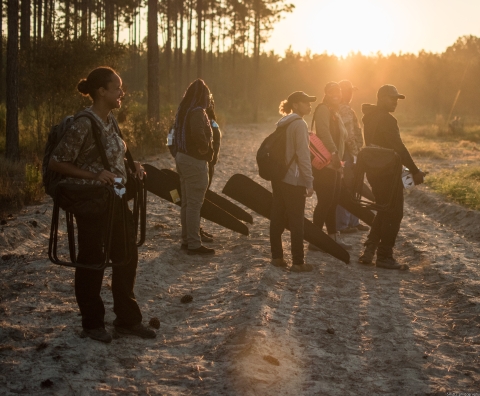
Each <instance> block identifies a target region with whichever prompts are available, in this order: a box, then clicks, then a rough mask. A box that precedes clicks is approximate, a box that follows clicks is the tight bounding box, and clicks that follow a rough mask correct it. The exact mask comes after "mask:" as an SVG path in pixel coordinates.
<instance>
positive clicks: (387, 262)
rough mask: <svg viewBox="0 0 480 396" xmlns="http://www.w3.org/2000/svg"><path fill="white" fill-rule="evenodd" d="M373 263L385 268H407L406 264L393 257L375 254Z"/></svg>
mask: <svg viewBox="0 0 480 396" xmlns="http://www.w3.org/2000/svg"><path fill="white" fill-rule="evenodd" d="M375 265H376V266H377V267H379V268H385V269H397V270H408V265H407V264H400V263H399V262H398V261H397V260H395V259H394V258H393V257H391V256H390V257H382V256H380V257H379V256H377V262H376V263H375Z"/></svg>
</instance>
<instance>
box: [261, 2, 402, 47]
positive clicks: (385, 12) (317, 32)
mask: <svg viewBox="0 0 480 396" xmlns="http://www.w3.org/2000/svg"><path fill="white" fill-rule="evenodd" d="M391 8H392V7H391V5H390V3H389V2H388V1H384V0H366V1H359V0H321V1H319V0H302V1H297V2H296V9H295V11H294V13H293V14H291V15H289V16H288V17H287V18H297V17H298V16H300V15H301V16H302V19H299V20H298V23H299V26H302V29H299V30H298V31H297V32H296V33H295V34H289V31H288V30H287V31H285V30H283V32H279V31H276V32H274V34H273V35H272V44H271V45H270V47H271V48H275V47H277V48H278V46H277V45H276V44H275V41H277V42H278V41H279V40H278V37H279V36H282V41H283V42H284V43H285V44H288V45H290V44H291V45H292V47H293V48H294V49H295V51H300V52H303V51H304V50H306V49H310V50H311V51H312V52H313V53H324V52H327V53H331V54H335V55H340V56H345V55H347V54H348V53H350V52H358V51H360V52H362V53H364V54H370V53H377V52H378V51H382V52H383V53H390V52H393V51H394V50H395V49H396V48H397V47H398V41H399V38H401V37H402V34H404V33H403V32H402V30H404V29H405V26H403V27H402V26H400V21H401V20H402V19H404V18H403V17H404V15H399V14H400V13H399V12H398V9H397V10H395V12H392V11H393V10H392V9H391ZM307 10H308V12H306V11H307ZM301 11H303V12H301ZM290 22H291V21H290ZM279 28H280V26H279ZM299 43H301V45H300V44H299Z"/></svg>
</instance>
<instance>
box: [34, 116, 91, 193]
mask: <svg viewBox="0 0 480 396" xmlns="http://www.w3.org/2000/svg"><path fill="white" fill-rule="evenodd" d="M85 115H86V112H85V111H81V112H80V113H78V114H76V115H74V116H73V115H69V116H67V117H65V118H64V119H63V120H62V121H60V123H58V124H57V125H54V126H52V128H51V129H50V132H49V133H48V139H47V143H46V145H45V154H44V156H43V162H42V179H43V186H44V187H45V192H46V193H47V194H48V195H50V196H51V197H52V198H53V197H54V196H55V189H56V188H57V184H58V183H59V182H60V180H62V178H63V176H62V175H61V174H60V173H57V172H54V171H52V170H50V169H49V168H48V163H49V162H50V158H51V156H52V153H53V150H55V148H56V147H57V146H58V143H60V141H61V140H62V138H63V136H64V135H65V132H66V131H67V130H68V128H69V127H70V125H72V123H73V121H74V120H75V119H76V118H78V117H81V116H85Z"/></svg>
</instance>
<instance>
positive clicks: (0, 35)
mask: <svg viewBox="0 0 480 396" xmlns="http://www.w3.org/2000/svg"><path fill="white" fill-rule="evenodd" d="M0 15H3V1H0ZM4 81H5V80H4V79H3V18H0V103H2V102H3V88H4V85H3V83H4Z"/></svg>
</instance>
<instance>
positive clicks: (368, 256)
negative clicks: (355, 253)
mask: <svg viewBox="0 0 480 396" xmlns="http://www.w3.org/2000/svg"><path fill="white" fill-rule="evenodd" d="M376 251H377V247H376V246H375V245H367V246H365V250H364V252H363V254H362V255H361V256H360V257H359V258H358V262H359V263H362V264H367V265H369V264H372V261H373V257H374V256H375V252H376Z"/></svg>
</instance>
